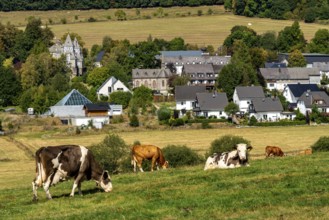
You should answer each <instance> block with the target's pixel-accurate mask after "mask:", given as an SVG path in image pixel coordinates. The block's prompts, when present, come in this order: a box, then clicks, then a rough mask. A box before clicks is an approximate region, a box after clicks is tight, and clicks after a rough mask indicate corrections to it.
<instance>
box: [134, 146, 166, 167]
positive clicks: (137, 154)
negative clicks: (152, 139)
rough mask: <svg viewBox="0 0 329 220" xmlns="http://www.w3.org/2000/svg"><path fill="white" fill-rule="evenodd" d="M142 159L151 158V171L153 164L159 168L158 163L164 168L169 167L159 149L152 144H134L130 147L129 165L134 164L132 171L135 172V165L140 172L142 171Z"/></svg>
mask: <svg viewBox="0 0 329 220" xmlns="http://www.w3.org/2000/svg"><path fill="white" fill-rule="evenodd" d="M144 159H148V160H152V165H151V171H153V168H154V166H155V165H156V166H157V169H158V170H159V165H160V166H161V167H162V168H163V169H166V168H168V167H169V163H168V161H166V160H165V158H164V156H163V153H162V151H161V149H160V148H159V147H157V146H154V145H135V146H133V147H132V149H131V165H133V166H134V172H136V165H137V166H138V168H139V170H140V171H141V172H144V170H143V168H142V162H143V160H144Z"/></svg>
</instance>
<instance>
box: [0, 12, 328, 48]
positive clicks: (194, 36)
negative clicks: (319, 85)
mask: <svg viewBox="0 0 329 220" xmlns="http://www.w3.org/2000/svg"><path fill="white" fill-rule="evenodd" d="M209 8H211V9H212V10H213V14H212V15H207V11H208V10H209ZM123 10H124V11H125V12H126V14H127V17H128V19H127V20H125V21H117V20H116V18H115V16H114V13H115V12H116V9H110V10H89V11H47V12H1V13H0V18H1V21H2V23H6V22H7V21H9V22H11V23H13V24H16V25H20V26H21V28H24V27H25V26H24V24H26V22H27V19H28V17H29V16H35V17H40V18H41V19H42V21H43V23H44V24H48V26H49V27H50V28H51V30H52V31H53V32H54V34H55V36H56V38H61V37H62V36H63V35H64V34H65V33H68V32H69V33H77V34H79V35H80V36H81V37H82V39H83V41H84V42H85V47H86V48H89V49H90V48H91V46H92V45H94V44H101V43H102V39H103V37H104V36H110V37H111V38H112V39H114V40H123V39H128V40H129V41H130V42H131V43H136V42H140V41H145V40H147V38H148V37H149V36H152V37H153V38H161V39H165V40H172V39H173V38H175V37H182V38H183V39H184V40H185V43H188V44H192V45H198V46H199V47H202V46H207V45H212V46H214V47H215V48H218V47H219V46H221V45H222V44H223V42H224V40H225V38H226V37H227V36H228V35H229V34H230V30H231V28H232V27H234V26H235V25H245V26H249V27H250V28H252V29H254V30H255V31H256V32H257V33H258V34H262V33H265V32H267V31H275V32H276V33H278V32H279V31H281V30H283V28H284V27H286V26H291V25H292V23H293V21H283V20H271V19H263V18H262V19H261V18H247V17H242V16H235V15H232V13H228V12H225V11H224V9H223V7H222V6H211V7H209V6H204V7H196V8H189V7H175V8H168V9H167V8H165V9H164V14H167V16H164V17H158V16H155V15H154V14H155V13H157V9H156V8H154V9H140V11H141V15H140V16H138V17H136V9H123ZM198 10H201V11H202V12H203V15H202V16H196V15H197V12H198ZM145 16H149V19H145V18H144V17H145ZM90 17H93V18H95V19H96V20H97V22H87V21H86V20H88V18H90ZM108 18H111V19H108ZM62 19H65V20H66V21H67V23H66V24H61V23H60V21H61V20H62ZM49 20H52V21H53V24H50V23H49ZM300 27H301V30H302V31H303V33H304V35H305V38H306V39H307V40H308V41H310V40H311V39H312V38H313V37H314V34H315V32H316V31H317V30H319V29H327V28H328V25H321V24H305V23H304V22H302V21H301V22H300Z"/></svg>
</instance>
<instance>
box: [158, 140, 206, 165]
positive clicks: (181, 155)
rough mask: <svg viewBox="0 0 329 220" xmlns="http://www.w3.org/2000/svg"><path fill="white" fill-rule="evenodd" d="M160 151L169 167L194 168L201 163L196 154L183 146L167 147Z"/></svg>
mask: <svg viewBox="0 0 329 220" xmlns="http://www.w3.org/2000/svg"><path fill="white" fill-rule="evenodd" d="M162 151H163V154H164V157H165V159H166V160H168V161H169V166H170V167H180V166H194V165H198V164H200V163H202V162H203V160H202V158H201V157H200V156H199V155H198V154H197V153H196V152H194V151H193V150H192V149H190V148H188V147H186V146H185V145H183V146H181V145H168V146H166V147H165V148H163V149H162Z"/></svg>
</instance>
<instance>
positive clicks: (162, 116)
mask: <svg viewBox="0 0 329 220" xmlns="http://www.w3.org/2000/svg"><path fill="white" fill-rule="evenodd" d="M157 114H158V120H159V121H168V120H169V119H170V117H171V110H170V109H169V108H168V107H166V106H161V107H160V108H159V110H158V112H157Z"/></svg>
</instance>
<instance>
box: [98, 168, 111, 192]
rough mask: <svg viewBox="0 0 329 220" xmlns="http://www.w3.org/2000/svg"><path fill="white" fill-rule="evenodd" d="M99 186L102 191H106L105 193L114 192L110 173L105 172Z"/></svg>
mask: <svg viewBox="0 0 329 220" xmlns="http://www.w3.org/2000/svg"><path fill="white" fill-rule="evenodd" d="M98 184H99V185H100V186H101V187H102V189H104V191H105V192H111V191H112V181H111V177H110V175H109V172H108V171H107V170H105V171H103V174H102V176H101V178H100V180H99V183H98Z"/></svg>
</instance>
